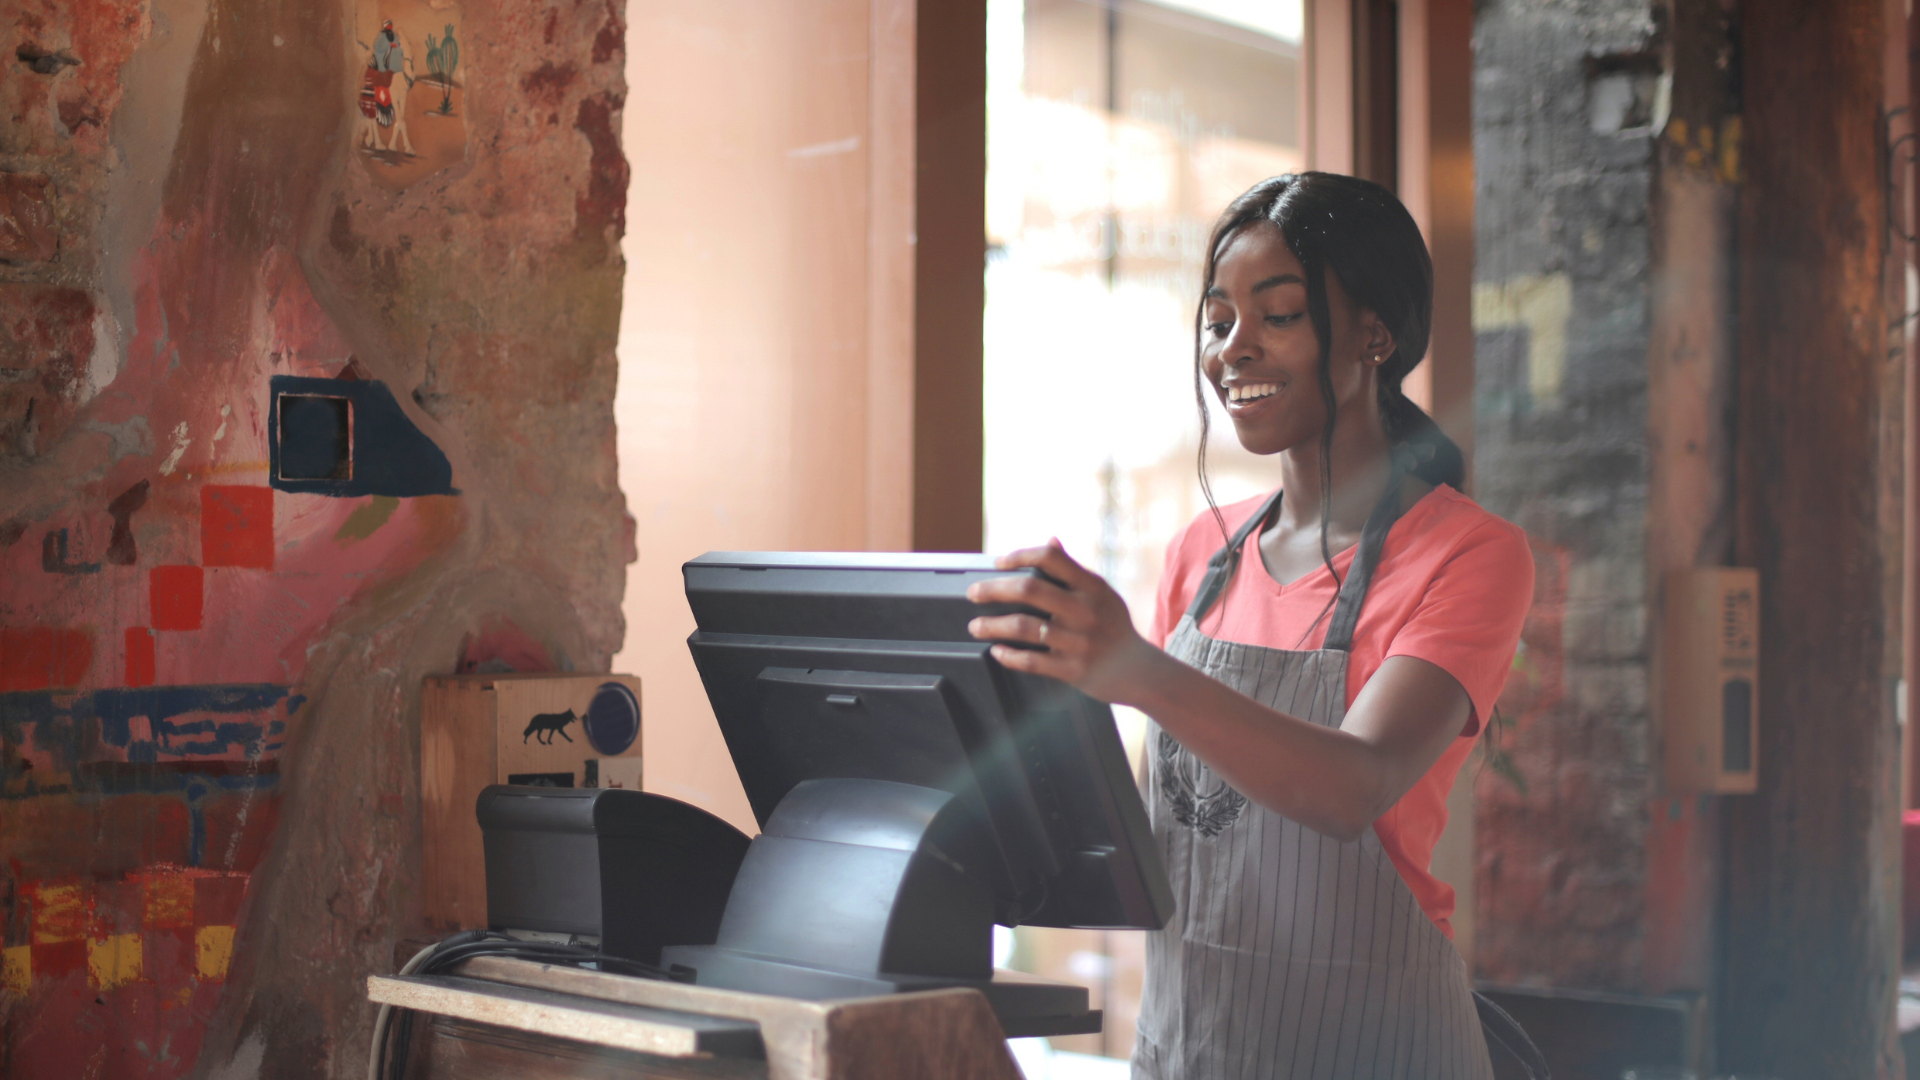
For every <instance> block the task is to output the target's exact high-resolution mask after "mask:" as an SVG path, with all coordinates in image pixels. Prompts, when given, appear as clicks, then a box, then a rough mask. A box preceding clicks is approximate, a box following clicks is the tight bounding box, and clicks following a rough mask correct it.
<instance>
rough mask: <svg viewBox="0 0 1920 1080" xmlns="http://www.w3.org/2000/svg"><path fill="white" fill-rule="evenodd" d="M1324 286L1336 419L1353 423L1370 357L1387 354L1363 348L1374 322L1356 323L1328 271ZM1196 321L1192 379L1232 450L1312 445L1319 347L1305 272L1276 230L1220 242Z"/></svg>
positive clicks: (1323, 412)
mask: <svg viewBox="0 0 1920 1080" xmlns="http://www.w3.org/2000/svg"><path fill="white" fill-rule="evenodd" d="M1326 288H1327V307H1328V309H1329V313H1330V314H1331V315H1332V322H1333V354H1332V358H1331V366H1330V371H1329V374H1330V375H1331V377H1332V380H1333V393H1334V399H1335V400H1336V401H1337V402H1338V403H1339V407H1340V415H1341V416H1342V417H1347V416H1354V417H1355V418H1356V419H1358V414H1355V413H1352V412H1350V410H1351V409H1354V408H1364V407H1365V406H1366V405H1367V404H1368V403H1371V402H1372V401H1373V384H1374V374H1373V369H1374V366H1375V364H1374V362H1372V357H1373V356H1374V355H1385V354H1386V353H1387V352H1390V351H1391V343H1390V342H1388V343H1387V348H1385V349H1381V348H1380V343H1379V342H1377V341H1373V340H1371V339H1372V338H1375V337H1378V336H1380V334H1381V333H1383V332H1384V330H1383V328H1382V327H1381V326H1380V324H1379V320H1377V319H1373V318H1371V317H1364V318H1363V316H1365V314H1366V313H1364V312H1360V311H1357V310H1355V308H1354V306H1353V303H1352V302H1351V301H1350V300H1349V299H1348V298H1347V294H1346V290H1345V289H1343V288H1341V286H1340V282H1339V280H1338V279H1336V278H1335V277H1334V275H1332V274H1331V273H1329V274H1327V275H1326ZM1200 323H1201V325H1200V367H1201V371H1202V372H1204V373H1205V374H1206V377H1207V381H1208V382H1210V383H1212V384H1213V390H1214V393H1215V394H1217V395H1218V396H1219V398H1220V402H1221V404H1223V405H1224V406H1226V410H1227V415H1228V416H1229V417H1231V418H1232V419H1233V429H1234V433H1235V434H1236V435H1237V436H1239V439H1240V445H1242V446H1244V447H1246V448H1247V449H1248V450H1250V451H1252V452H1254V453H1256V454H1277V453H1279V452H1280V451H1282V450H1288V449H1291V448H1293V447H1296V446H1300V445H1303V444H1311V443H1312V442H1313V441H1315V440H1318V439H1319V437H1320V433H1321V431H1322V430H1323V429H1324V428H1325V426H1326V422H1327V409H1326V404H1325V402H1324V401H1323V400H1322V399H1321V396H1320V339H1319V337H1318V336H1317V335H1316V334H1315V333H1314V329H1313V320H1312V318H1311V317H1310V316H1309V315H1308V314H1307V272H1306V268H1305V267H1303V266H1301V265H1300V260H1299V258H1297V257H1296V256H1295V255H1294V253H1293V250H1292V249H1291V248H1289V247H1287V243H1286V241H1285V240H1284V239H1283V238H1282V237H1281V235H1280V230H1279V229H1278V228H1277V227H1275V226H1274V225H1272V224H1270V223H1267V222H1260V223H1257V224H1254V225H1249V226H1247V227H1246V228H1243V229H1241V230H1240V231H1239V232H1238V233H1236V234H1235V235H1234V237H1233V239H1232V240H1230V241H1228V242H1227V246H1226V249H1225V250H1224V251H1222V252H1221V254H1220V259H1219V262H1218V263H1217V264H1215V267H1214V278H1213V287H1212V288H1211V289H1209V290H1207V296H1206V301H1205V307H1204V308H1203V309H1202V312H1201V320H1200ZM1368 331H1372V333H1371V334H1370V333H1368ZM1369 346H1372V347H1373V348H1374V349H1375V350H1376V351H1375V352H1369V351H1368V349H1369Z"/></svg>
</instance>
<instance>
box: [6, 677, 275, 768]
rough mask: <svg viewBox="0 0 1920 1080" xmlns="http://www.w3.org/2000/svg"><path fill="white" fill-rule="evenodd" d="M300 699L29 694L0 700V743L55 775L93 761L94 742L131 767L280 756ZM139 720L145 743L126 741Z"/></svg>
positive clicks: (214, 686) (178, 692) (174, 689)
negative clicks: (121, 754) (46, 760)
mask: <svg viewBox="0 0 1920 1080" xmlns="http://www.w3.org/2000/svg"><path fill="white" fill-rule="evenodd" d="M305 700H306V699H305V698H304V697H302V696H300V695H298V694H294V693H292V692H291V688H290V687H286V686H281V685H278V684H276V683H211V684H202V685H194V686H147V687H140V688H137V689H113V690H93V691H88V692H84V693H73V692H71V691H61V690H29V691H19V692H15V693H8V694H0V739H5V740H6V741H7V742H10V743H12V744H14V745H15V746H19V745H23V744H24V743H25V742H26V739H27V733H26V725H28V724H32V725H34V727H33V733H32V736H31V738H32V747H33V748H34V749H35V750H39V751H42V752H45V753H49V754H51V755H52V756H53V758H54V760H55V762H57V763H58V765H59V767H61V768H71V767H72V766H73V764H74V763H77V762H79V761H83V760H86V759H87V758H89V757H91V756H92V755H90V754H88V753H87V751H88V750H89V749H90V747H91V746H92V745H93V743H94V740H98V742H99V743H101V744H105V745H107V746H112V747H116V748H119V749H123V750H125V751H126V752H127V759H128V760H129V761H134V762H142V761H148V762H150V761H157V760H158V759H159V755H160V754H162V753H166V754H171V755H177V756H183V757H210V756H213V755H217V754H225V753H228V752H230V751H232V750H234V749H236V748H238V749H241V750H243V751H244V752H245V753H246V755H247V756H248V757H250V758H252V757H258V756H260V755H262V754H270V753H273V752H274V751H277V750H279V749H280V744H281V740H282V739H283V738H284V737H285V734H286V718H287V717H288V716H291V715H292V714H293V711H294V710H295V709H297V708H299V706H300V704H301V702H303V701H305ZM136 716H144V717H146V719H147V726H148V728H149V729H150V731H151V732H152V736H153V737H152V738H151V739H135V738H134V737H133V718H134V717H136Z"/></svg>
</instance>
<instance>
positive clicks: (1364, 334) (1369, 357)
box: [1360, 311, 1394, 367]
mask: <svg viewBox="0 0 1920 1080" xmlns="http://www.w3.org/2000/svg"><path fill="white" fill-rule="evenodd" d="M1360 338H1361V340H1362V341H1363V342H1365V343H1366V344H1365V351H1364V352H1363V353H1362V356H1363V358H1364V359H1365V360H1366V362H1367V363H1368V364H1369V365H1370V366H1374V367H1378V366H1379V365H1381V364H1384V363H1386V362H1387V357H1389V356H1392V355H1393V346H1394V342H1393V331H1392V330H1389V329H1388V328H1387V324H1386V322H1385V321H1384V320H1382V319H1381V318H1380V316H1378V315H1376V314H1374V313H1373V312H1371V311H1369V312H1367V313H1366V314H1365V315H1364V316H1362V322H1361V324H1360Z"/></svg>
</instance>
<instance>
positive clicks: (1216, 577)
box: [1187, 491, 1286, 623]
mask: <svg viewBox="0 0 1920 1080" xmlns="http://www.w3.org/2000/svg"><path fill="white" fill-rule="evenodd" d="M1285 494H1286V492H1285V491H1276V492H1274V493H1273V494H1272V495H1270V496H1268V497H1267V501H1266V502H1264V503H1261V504H1260V509H1259V510H1257V511H1255V512H1254V514H1253V516H1251V517H1249V518H1247V521H1246V524H1244V525H1242V526H1240V531H1239V532H1236V533H1234V534H1233V539H1231V540H1229V541H1227V543H1226V546H1225V547H1223V548H1221V549H1220V550H1219V551H1216V552H1214V553H1213V558H1211V559H1208V560H1207V573H1206V576H1204V577H1202V578H1201V579H1200V588H1198V589H1197V590H1195V591H1194V594H1193V603H1191V604H1188V605H1187V616H1188V617H1189V618H1191V619H1192V620H1193V621H1194V622H1195V623H1198V622H1199V621H1200V620H1201V619H1202V618H1203V617H1204V616H1205V615H1206V614H1207V612H1209V611H1212V610H1213V605H1214V604H1216V603H1219V601H1220V596H1221V594H1223V593H1225V592H1226V591H1227V585H1228V583H1229V582H1231V581H1232V580H1233V574H1234V571H1236V570H1238V569H1240V549H1241V547H1242V546H1244V545H1245V544H1246V542H1247V537H1249V536H1252V535H1253V531H1254V530H1255V529H1264V528H1266V527H1267V526H1268V525H1271V524H1272V523H1273V519H1274V518H1276V517H1278V516H1279V515H1280V497H1281V496H1282V495H1285Z"/></svg>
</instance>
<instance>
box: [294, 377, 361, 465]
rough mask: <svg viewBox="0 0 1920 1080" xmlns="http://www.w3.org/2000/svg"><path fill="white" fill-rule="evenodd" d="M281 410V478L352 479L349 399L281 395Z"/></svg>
mask: <svg viewBox="0 0 1920 1080" xmlns="http://www.w3.org/2000/svg"><path fill="white" fill-rule="evenodd" d="M279 411H280V430H279V432H278V434H279V450H280V454H279V461H280V478H281V479H283V480H349V479H352V477H353V436H352V430H353V429H352V417H353V413H352V409H351V408H350V407H349V405H348V402H347V399H346V398H343V397H321V396H318V395H312V394H282V395H280V410H279Z"/></svg>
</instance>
